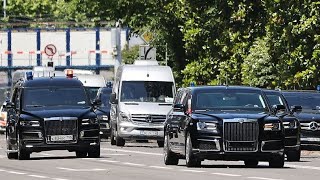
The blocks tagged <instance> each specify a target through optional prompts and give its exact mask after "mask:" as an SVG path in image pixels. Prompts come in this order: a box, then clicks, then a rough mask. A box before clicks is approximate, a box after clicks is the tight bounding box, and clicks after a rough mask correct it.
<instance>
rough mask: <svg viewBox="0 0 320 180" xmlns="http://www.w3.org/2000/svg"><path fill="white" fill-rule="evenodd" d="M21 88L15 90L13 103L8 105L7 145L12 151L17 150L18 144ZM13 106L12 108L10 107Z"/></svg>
mask: <svg viewBox="0 0 320 180" xmlns="http://www.w3.org/2000/svg"><path fill="white" fill-rule="evenodd" d="M20 93H21V92H20V88H15V89H14V91H13V95H12V98H11V101H10V102H9V103H8V104H9V105H8V104H7V107H8V108H7V140H8V141H7V143H8V145H9V146H11V150H14V149H16V148H17V147H16V146H15V145H16V143H17V135H18V131H17V123H18V120H19V114H20V112H19V110H20ZM10 106H11V107H10Z"/></svg>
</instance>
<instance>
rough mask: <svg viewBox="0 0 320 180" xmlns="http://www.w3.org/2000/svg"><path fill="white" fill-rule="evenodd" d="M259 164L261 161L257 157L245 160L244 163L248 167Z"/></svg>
mask: <svg viewBox="0 0 320 180" xmlns="http://www.w3.org/2000/svg"><path fill="white" fill-rule="evenodd" d="M258 164H259V161H258V160H256V159H247V160H244V165H245V166H246V167H249V168H254V167H257V166H258Z"/></svg>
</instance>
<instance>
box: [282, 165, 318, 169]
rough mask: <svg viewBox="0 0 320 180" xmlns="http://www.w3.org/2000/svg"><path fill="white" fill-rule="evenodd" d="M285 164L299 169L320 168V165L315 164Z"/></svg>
mask: <svg viewBox="0 0 320 180" xmlns="http://www.w3.org/2000/svg"><path fill="white" fill-rule="evenodd" d="M285 166H287V167H292V168H300V169H313V170H320V167H317V166H301V165H294V164H286V165H285Z"/></svg>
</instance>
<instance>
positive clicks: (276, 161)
mask: <svg viewBox="0 0 320 180" xmlns="http://www.w3.org/2000/svg"><path fill="white" fill-rule="evenodd" d="M283 166H284V156H283V155H275V156H273V157H271V159H270V160H269V167H272V168H283Z"/></svg>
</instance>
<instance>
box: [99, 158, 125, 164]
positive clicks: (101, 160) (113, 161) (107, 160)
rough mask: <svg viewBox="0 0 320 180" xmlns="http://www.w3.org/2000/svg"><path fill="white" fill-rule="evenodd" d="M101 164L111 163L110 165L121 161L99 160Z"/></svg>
mask: <svg viewBox="0 0 320 180" xmlns="http://www.w3.org/2000/svg"><path fill="white" fill-rule="evenodd" d="M99 161H101V162H110V163H118V162H120V161H113V160H106V159H103V160H99Z"/></svg>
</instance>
